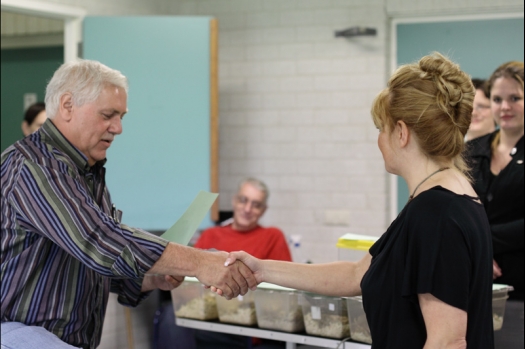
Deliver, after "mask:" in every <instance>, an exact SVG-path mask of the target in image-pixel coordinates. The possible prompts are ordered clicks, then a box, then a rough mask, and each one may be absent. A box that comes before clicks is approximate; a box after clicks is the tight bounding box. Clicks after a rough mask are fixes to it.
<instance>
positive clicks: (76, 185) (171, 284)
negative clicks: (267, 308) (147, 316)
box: [0, 60, 256, 349]
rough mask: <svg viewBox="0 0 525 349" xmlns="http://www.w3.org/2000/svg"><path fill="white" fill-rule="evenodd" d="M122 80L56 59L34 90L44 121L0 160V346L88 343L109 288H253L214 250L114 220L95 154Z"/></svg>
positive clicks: (103, 69) (123, 108)
mask: <svg viewBox="0 0 525 349" xmlns="http://www.w3.org/2000/svg"><path fill="white" fill-rule="evenodd" d="M127 94H128V83H127V79H126V77H125V76H124V75H122V74H121V73H120V72H119V71H116V70H114V69H111V68H109V67H107V66H105V65H103V64H101V63H100V62H96V61H89V60H78V61H74V62H67V63H64V64H63V65H61V66H60V67H59V69H58V70H57V71H56V72H55V73H54V75H53V77H52V78H51V80H50V82H49V84H48V85H47V88H46V97H45V102H46V110H47V114H48V119H47V120H46V121H45V122H44V124H43V125H42V127H41V128H40V129H39V130H38V131H36V132H35V133H32V134H31V135H29V136H28V137H25V138H23V139H22V140H20V141H17V142H16V143H14V144H13V145H11V146H10V147H8V148H7V149H6V150H5V151H4V152H3V153H2V157H1V172H2V177H1V197H0V200H1V223H0V229H1V230H0V231H1V238H0V239H1V241H0V242H1V251H0V259H1V272H0V278H1V280H2V286H1V287H2V292H1V296H0V297H1V312H0V315H1V321H2V323H1V325H0V327H1V344H2V347H7V348H20V349H26V348H45V349H49V348H53V349H58V348H73V347H80V348H93V349H94V348H96V347H97V346H98V344H99V343H100V338H101V334H102V324H103V322H104V316H105V311H106V305H107V301H108V296H109V292H114V293H117V294H118V296H119V298H118V300H119V302H120V303H121V304H123V305H126V306H136V305H138V304H139V303H140V302H141V301H142V300H143V299H145V297H147V296H148V295H149V291H151V290H154V289H157V288H160V289H162V290H171V289H173V288H175V287H177V286H178V285H179V284H180V283H181V282H182V280H183V278H184V276H196V277H197V278H198V279H199V280H200V281H201V282H202V283H204V284H205V285H215V283H218V284H221V285H223V286H224V287H225V289H226V290H227V291H226V293H227V294H228V295H229V296H230V297H234V296H237V295H239V294H246V292H248V290H249V288H251V287H255V285H256V283H255V279H254V277H253V274H252V273H251V271H250V270H249V269H248V268H246V266H244V265H242V264H238V265H236V266H234V267H233V268H226V267H225V266H224V259H225V258H226V256H227V254H226V253H225V252H207V251H202V250H199V249H194V248H190V247H186V246H181V245H177V244H174V243H171V242H168V241H166V240H164V239H162V238H160V237H157V236H155V235H153V234H150V233H148V232H146V231H143V230H141V229H138V228H132V227H129V226H127V225H125V224H123V223H121V221H120V218H121V217H120V216H121V215H120V214H119V212H118V211H117V210H116V209H115V207H114V206H113V205H112V202H111V197H110V195H109V191H108V188H107V186H106V184H105V179H104V177H105V168H104V164H105V162H106V152H107V150H108V148H109V147H110V146H111V144H112V143H113V141H114V140H115V137H116V136H117V135H119V134H121V133H122V118H123V117H124V114H126V112H127Z"/></svg>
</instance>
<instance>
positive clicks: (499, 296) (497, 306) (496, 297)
mask: <svg viewBox="0 0 525 349" xmlns="http://www.w3.org/2000/svg"><path fill="white" fill-rule="evenodd" d="M513 290H514V287H512V286H509V285H503V284H493V285H492V323H493V325H494V331H498V330H501V327H503V318H504V317H505V304H506V303H507V298H509V295H508V292H509V291H513Z"/></svg>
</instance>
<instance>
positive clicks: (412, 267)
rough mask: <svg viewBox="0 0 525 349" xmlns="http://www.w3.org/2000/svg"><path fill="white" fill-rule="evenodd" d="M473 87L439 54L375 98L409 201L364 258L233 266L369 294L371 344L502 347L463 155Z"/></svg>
mask: <svg viewBox="0 0 525 349" xmlns="http://www.w3.org/2000/svg"><path fill="white" fill-rule="evenodd" d="M474 93H475V92H474V87H473V86H472V82H471V80H470V77H469V76H468V75H467V74H465V73H464V72H463V71H461V70H460V69H459V67H458V66H457V65H456V64H454V63H453V62H451V61H450V60H448V59H447V58H445V57H444V56H442V55H440V54H439V53H434V54H432V55H429V56H425V57H423V58H422V59H421V60H420V61H419V62H418V63H414V64H408V65H404V66H401V67H400V68H399V69H398V70H397V71H396V72H395V73H394V74H393V76H392V77H391V78H390V81H389V83H388V87H387V88H386V89H385V90H383V91H382V92H381V93H380V94H379V95H378V96H377V98H376V100H375V101H374V105H373V107H372V116H373V120H374V123H375V125H376V126H377V128H378V129H379V137H378V145H379V149H380V150H381V152H382V154H383V159H384V162H385V167H386V170H387V171H388V172H390V173H393V174H396V175H400V176H402V177H403V178H404V179H405V180H406V182H407V184H408V188H409V190H410V199H409V201H408V202H407V204H406V206H405V207H404V208H403V210H402V212H401V213H400V214H399V216H398V217H397V218H396V220H394V221H393V222H392V224H391V225H390V227H389V228H388V230H387V231H386V232H385V233H384V234H383V236H382V237H381V238H380V239H379V240H378V241H377V242H376V243H375V244H374V245H373V246H372V248H371V249H370V251H369V254H368V255H367V256H365V257H364V258H363V259H362V260H360V261H359V262H355V263H353V262H342V261H341V262H333V263H327V264H319V265H306V264H296V263H285V262H279V261H269V260H259V259H256V258H254V257H252V256H250V255H248V254H247V253H244V252H234V253H231V254H230V256H229V257H228V259H227V261H226V264H227V265H229V263H231V262H232V261H234V260H236V259H237V260H241V261H243V262H244V263H245V264H246V265H247V266H248V267H249V268H250V269H252V271H253V272H254V275H255V277H256V278H257V281H258V282H262V281H265V282H271V283H275V284H279V285H283V286H287V287H292V288H296V289H301V290H306V291H310V292H315V293H320V294H325V295H333V296H354V295H359V294H362V295H363V305H364V309H365V312H366V316H367V319H368V323H369V325H370V331H371V336H372V342H373V344H372V348H381V349H393V348H399V349H421V348H424V349H430V348H454V349H461V348H462V349H464V348H467V345H468V348H476V349H492V348H494V344H493V343H494V340H493V330H492V308H491V303H492V298H491V297H492V258H491V255H492V244H491V236H490V227H489V224H488V220H487V217H486V214H485V211H484V208H483V205H482V204H481V202H480V200H479V199H478V198H477V195H476V193H475V191H474V189H473V188H472V186H471V184H470V181H469V177H468V175H467V171H468V168H467V166H466V165H465V163H464V161H463V159H462V151H463V149H464V136H465V133H466V132H467V129H468V127H469V124H470V118H471V113H472V101H473V99H474ZM217 292H218V293H219V294H220V293H221V291H220V290H217Z"/></svg>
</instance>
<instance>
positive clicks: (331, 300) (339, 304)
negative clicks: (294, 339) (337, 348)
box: [300, 293, 350, 339]
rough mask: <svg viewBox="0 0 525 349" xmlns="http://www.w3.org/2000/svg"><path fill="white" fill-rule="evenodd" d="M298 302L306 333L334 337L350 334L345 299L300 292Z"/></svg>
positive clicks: (338, 337) (339, 337) (343, 336)
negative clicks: (301, 310)
mask: <svg viewBox="0 0 525 349" xmlns="http://www.w3.org/2000/svg"><path fill="white" fill-rule="evenodd" d="M300 303H301V305H302V307H303V319H304V326H305V330H306V333H308V334H311V335H314V336H321V337H328V338H336V339H341V338H345V337H349V336H350V329H349V327H348V315H347V314H348V310H347V307H346V301H345V299H343V298H340V297H327V296H320V295H315V294H311V293H302V294H300Z"/></svg>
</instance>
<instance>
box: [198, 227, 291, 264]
mask: <svg viewBox="0 0 525 349" xmlns="http://www.w3.org/2000/svg"><path fill="white" fill-rule="evenodd" d="M195 247H196V248H201V249H209V248H215V249H217V250H219V251H226V252H233V251H240V250H242V251H245V252H248V253H249V254H251V255H252V256H254V257H256V258H259V259H274V260H281V261H289V262H291V261H292V256H291V254H290V249H289V248H288V244H287V243H286V239H285V238H284V234H283V232H282V231H281V230H279V229H277V228H274V227H268V228H265V227H261V226H259V225H258V226H257V227H255V228H254V229H252V230H249V231H237V230H234V229H233V228H232V226H231V224H230V225H227V226H225V227H212V228H208V229H206V230H205V231H203V232H202V234H201V236H200V238H199V240H198V241H197V243H196V244H195Z"/></svg>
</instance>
